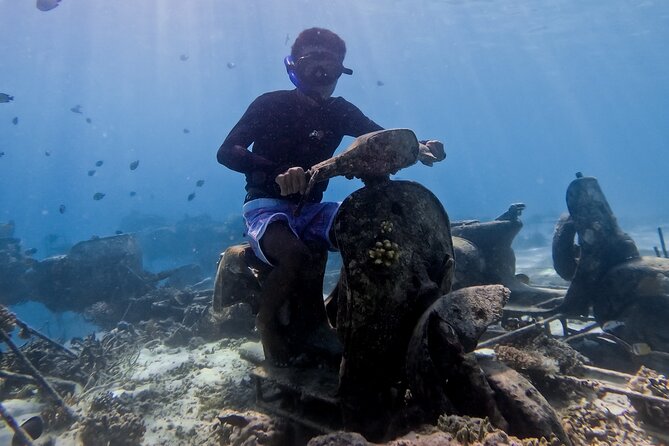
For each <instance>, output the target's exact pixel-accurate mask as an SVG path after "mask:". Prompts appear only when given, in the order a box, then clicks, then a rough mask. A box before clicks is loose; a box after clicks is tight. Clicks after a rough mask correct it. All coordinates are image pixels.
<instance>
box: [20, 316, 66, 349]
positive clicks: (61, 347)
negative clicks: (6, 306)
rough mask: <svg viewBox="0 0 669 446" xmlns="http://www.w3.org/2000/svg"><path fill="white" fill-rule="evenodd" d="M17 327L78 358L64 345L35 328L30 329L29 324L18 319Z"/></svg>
mask: <svg viewBox="0 0 669 446" xmlns="http://www.w3.org/2000/svg"><path fill="white" fill-rule="evenodd" d="M16 325H18V326H19V328H21V329H22V330H25V331H27V332H28V333H30V334H31V335H34V336H37V337H38V338H40V339H43V340H44V341H46V342H48V343H49V344H51V345H52V346H53V347H56V348H57V349H59V350H61V351H63V352H65V353H66V354H67V355H68V356H70V357H72V358H77V354H76V353H74V352H73V351H72V350H70V349H69V348H67V347H65V346H64V345H61V344H59V343H58V342H56V341H54V340H53V339H51V338H50V337H48V336H47V335H44V334H42V333H40V332H39V331H37V330H35V329H34V328H32V327H30V326H29V325H28V324H26V323H25V322H23V321H22V320H20V319H19V318H16Z"/></svg>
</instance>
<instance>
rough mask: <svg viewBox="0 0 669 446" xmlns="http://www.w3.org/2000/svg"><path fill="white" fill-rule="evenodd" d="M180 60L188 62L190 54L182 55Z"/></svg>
mask: <svg viewBox="0 0 669 446" xmlns="http://www.w3.org/2000/svg"><path fill="white" fill-rule="evenodd" d="M179 60H181V61H182V62H186V61H187V60H188V54H182V55H181V56H179Z"/></svg>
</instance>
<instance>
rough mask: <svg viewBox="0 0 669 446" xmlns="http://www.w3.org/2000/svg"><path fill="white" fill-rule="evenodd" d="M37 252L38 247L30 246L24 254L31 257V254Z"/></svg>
mask: <svg viewBox="0 0 669 446" xmlns="http://www.w3.org/2000/svg"><path fill="white" fill-rule="evenodd" d="M36 252H37V248H30V249H26V250H25V251H24V252H23V254H25V255H26V257H30V256H31V255H33V254H35V253H36Z"/></svg>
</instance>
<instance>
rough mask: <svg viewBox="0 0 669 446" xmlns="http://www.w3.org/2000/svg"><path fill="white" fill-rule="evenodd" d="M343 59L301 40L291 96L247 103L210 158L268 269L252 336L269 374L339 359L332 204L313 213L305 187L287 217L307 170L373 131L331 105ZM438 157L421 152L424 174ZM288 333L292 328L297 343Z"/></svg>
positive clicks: (333, 46) (312, 38)
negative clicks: (304, 357)
mask: <svg viewBox="0 0 669 446" xmlns="http://www.w3.org/2000/svg"><path fill="white" fill-rule="evenodd" d="M345 55H346V45H345V43H344V41H343V40H342V39H341V38H340V37H339V36H338V35H337V34H335V33H333V32H332V31H329V30H327V29H323V28H310V29H307V30H305V31H302V33H300V35H299V36H298V37H297V39H296V40H295V42H294V44H293V46H292V48H291V54H290V55H289V56H287V57H286V58H285V59H284V64H285V66H286V70H287V72H288V76H289V77H290V80H291V81H292V82H293V84H294V85H295V86H296V87H297V88H296V89H293V90H282V91H274V92H269V93H265V94H263V95H261V96H259V97H258V98H256V99H255V100H254V101H253V102H252V103H251V105H250V106H249V108H248V109H247V110H246V112H245V113H244V115H243V116H242V117H241V119H240V120H239V122H238V123H237V124H236V125H235V126H234V127H233V129H232V130H231V131H230V133H229V135H228V136H227V138H226V139H225V141H224V142H223V144H222V145H221V147H220V148H219V150H218V154H217V159H218V161H219V162H220V163H221V164H223V165H225V166H226V167H228V168H230V169H232V170H235V171H237V172H241V173H244V174H245V175H246V192H247V194H246V198H245V202H244V206H243V214H244V220H245V222H246V237H247V239H248V241H249V243H250V245H251V247H252V249H253V252H254V253H255V254H256V256H257V257H258V258H259V259H260V260H262V261H263V262H265V263H267V264H269V265H272V266H273V268H272V270H271V271H270V272H269V274H268V275H267V277H266V279H265V280H264V281H263V283H262V292H261V302H260V307H259V311H258V315H257V318H256V326H257V328H258V331H259V333H260V337H261V341H262V345H263V349H264V351H265V356H266V358H267V359H268V360H269V361H271V362H272V363H274V364H275V365H284V364H288V363H290V362H291V361H292V360H294V359H295V358H296V357H298V356H300V355H301V354H302V353H304V352H306V351H308V350H309V349H310V348H311V349H312V350H313V349H315V350H320V351H322V352H323V353H326V354H330V355H332V356H333V357H334V356H338V355H340V354H341V343H340V342H339V341H338V338H337V337H336V333H335V331H334V329H332V327H331V326H330V325H329V323H328V320H327V317H326V313H325V306H324V303H323V276H324V273H325V263H326V260H327V250H328V249H330V250H336V246H335V243H334V238H333V237H332V234H330V231H331V227H332V222H333V221H334V217H335V214H336V212H337V209H338V208H339V203H333V202H325V203H321V199H322V197H323V192H324V191H325V189H326V187H327V184H328V183H327V181H324V182H321V183H317V184H316V185H315V186H314V188H313V190H312V191H311V194H310V195H309V197H308V200H307V203H306V204H305V205H304V207H303V208H302V211H301V213H300V215H299V216H295V215H294V210H295V208H296V207H297V206H298V203H299V201H300V198H301V196H302V194H304V192H305V190H306V187H307V183H308V178H307V175H306V173H305V172H306V171H307V170H308V169H309V168H310V167H311V166H312V165H314V164H316V163H319V162H321V161H324V160H326V159H328V158H330V157H331V156H332V155H333V153H334V152H335V150H336V149H337V147H338V146H339V144H340V143H341V141H342V138H343V137H344V136H347V135H348V136H353V137H358V136H360V135H363V134H365V133H369V132H373V131H377V130H382V127H381V126H379V125H378V124H376V123H375V122H374V121H372V120H371V119H369V118H368V117H367V116H365V115H364V114H363V113H362V112H361V111H360V110H359V109H358V108H357V107H356V106H355V105H353V104H351V103H350V102H348V101H346V100H345V99H344V98H341V97H332V94H333V92H334V90H335V87H336V86H337V81H338V80H339V78H340V76H341V75H342V74H347V75H351V74H352V73H353V71H352V70H351V69H349V68H346V67H344V65H343V62H344V56H345ZM251 144H253V148H252V150H249V147H250V146H251ZM445 156H446V155H445V153H444V146H443V144H442V143H441V142H439V141H424V142H422V143H421V144H420V147H419V160H420V161H421V162H422V163H423V164H426V165H429V166H431V165H432V163H433V162H435V161H441V160H443V159H444V158H445ZM286 303H288V304H289V305H288V308H289V309H290V310H289V316H288V318H286V315H285V312H284V308H285V307H286V306H285V305H284V304H286ZM286 319H288V320H286ZM288 324H291V325H293V327H292V328H293V330H289V327H288ZM294 324H299V327H300V330H298V331H299V333H300V334H299V336H297V337H298V338H299V339H296V336H295V334H294V333H295V330H294V328H295V326H294ZM291 333H293V334H292V335H291Z"/></svg>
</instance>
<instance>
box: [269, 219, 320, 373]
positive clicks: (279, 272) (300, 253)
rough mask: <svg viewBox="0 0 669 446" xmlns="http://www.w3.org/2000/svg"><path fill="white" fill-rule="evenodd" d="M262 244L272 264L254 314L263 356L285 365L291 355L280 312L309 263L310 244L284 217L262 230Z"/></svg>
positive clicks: (285, 328)
mask: <svg viewBox="0 0 669 446" xmlns="http://www.w3.org/2000/svg"><path fill="white" fill-rule="evenodd" d="M260 243H261V247H262V250H263V253H264V254H265V256H266V257H267V259H268V260H269V261H270V262H271V263H272V264H273V265H274V268H273V269H272V270H271V271H270V272H269V274H268V275H267V277H266V278H265V280H264V282H263V285H262V291H261V299H260V308H259V311H258V316H257V319H256V321H257V326H258V331H259V332H260V338H261V340H262V344H263V349H264V350H265V357H266V358H267V359H268V360H269V361H271V362H272V363H274V364H275V365H287V363H288V362H289V360H290V359H291V353H293V352H291V348H290V347H291V345H290V340H289V339H288V338H287V336H286V332H287V331H288V330H287V327H285V326H282V324H281V322H280V320H279V312H280V311H281V308H282V307H283V305H284V304H286V303H287V302H289V301H290V296H291V294H292V293H293V292H294V291H295V289H296V287H297V285H298V284H299V282H298V281H299V280H301V277H300V275H301V271H302V270H303V269H304V268H308V267H309V262H310V258H311V254H310V252H309V248H308V247H307V246H306V245H305V244H304V243H303V242H302V241H300V240H299V239H298V238H297V237H296V236H295V234H293V232H292V231H291V230H290V228H289V227H288V225H287V223H286V222H284V221H275V222H273V223H270V225H269V226H268V227H267V229H266V230H265V234H264V235H263V237H262V239H261V242H260Z"/></svg>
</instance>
